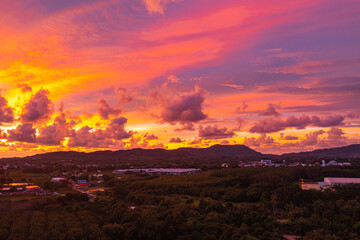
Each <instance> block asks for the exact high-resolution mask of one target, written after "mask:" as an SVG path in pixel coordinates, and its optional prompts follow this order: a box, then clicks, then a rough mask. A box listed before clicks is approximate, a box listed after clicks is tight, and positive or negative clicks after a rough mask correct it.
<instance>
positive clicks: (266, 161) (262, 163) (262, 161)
mask: <svg viewBox="0 0 360 240" xmlns="http://www.w3.org/2000/svg"><path fill="white" fill-rule="evenodd" d="M260 165H262V166H272V162H271V160H264V159H263V160H261V161H260Z"/></svg>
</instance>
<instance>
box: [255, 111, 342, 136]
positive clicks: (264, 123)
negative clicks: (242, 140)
mask: <svg viewBox="0 0 360 240" xmlns="http://www.w3.org/2000/svg"><path fill="white" fill-rule="evenodd" d="M343 121H344V117H343V116H341V115H332V116H328V117H323V118H320V117H318V116H312V117H309V116H300V117H296V116H290V117H288V118H286V119H285V120H282V119H278V118H266V119H262V120H260V121H258V122H256V123H255V125H254V126H252V127H251V128H250V129H249V132H251V133H272V132H279V131H282V130H284V129H286V128H296V129H303V128H305V127H307V126H313V127H331V126H338V125H342V124H343Z"/></svg>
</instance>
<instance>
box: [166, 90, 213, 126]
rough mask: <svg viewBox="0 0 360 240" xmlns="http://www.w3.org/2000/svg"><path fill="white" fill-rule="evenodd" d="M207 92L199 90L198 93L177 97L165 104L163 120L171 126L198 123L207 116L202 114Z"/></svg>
mask: <svg viewBox="0 0 360 240" xmlns="http://www.w3.org/2000/svg"><path fill="white" fill-rule="evenodd" d="M204 94H205V91H203V90H201V89H198V90H197V91H196V92H193V93H188V94H184V95H181V96H175V97H174V98H173V99H169V101H166V102H164V103H163V104H164V105H163V109H162V111H161V119H162V120H163V121H164V122H168V123H171V124H175V123H182V124H185V123H192V122H198V121H201V120H203V119H205V118H207V115H206V114H204V113H203V112H202V104H203V102H204Z"/></svg>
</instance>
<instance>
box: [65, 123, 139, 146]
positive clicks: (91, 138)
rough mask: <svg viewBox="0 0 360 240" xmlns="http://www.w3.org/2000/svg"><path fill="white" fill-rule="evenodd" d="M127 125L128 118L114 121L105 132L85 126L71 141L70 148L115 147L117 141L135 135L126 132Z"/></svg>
mask: <svg viewBox="0 0 360 240" xmlns="http://www.w3.org/2000/svg"><path fill="white" fill-rule="evenodd" d="M126 123H127V119H126V118H124V117H119V118H115V119H112V120H111V122H110V124H109V125H108V126H107V127H106V129H105V130H101V129H96V130H94V129H92V128H90V127H89V126H84V127H82V128H81V129H79V130H78V131H76V132H75V133H74V136H73V137H71V138H70V139H69V142H68V146H70V147H93V148H107V147H109V146H111V145H114V144H115V141H116V140H123V139H127V138H130V137H131V136H132V135H133V133H134V132H133V131H126V130H125V124H126Z"/></svg>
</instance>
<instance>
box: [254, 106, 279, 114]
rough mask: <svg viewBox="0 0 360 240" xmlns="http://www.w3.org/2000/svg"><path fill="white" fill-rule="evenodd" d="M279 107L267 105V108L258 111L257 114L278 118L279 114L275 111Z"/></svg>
mask: <svg viewBox="0 0 360 240" xmlns="http://www.w3.org/2000/svg"><path fill="white" fill-rule="evenodd" d="M280 108H281V107H280V105H276V104H271V103H270V104H268V106H267V108H266V109H264V110H259V111H258V114H259V116H279V115H280V113H279V112H278V111H277V110H278V109H280Z"/></svg>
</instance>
